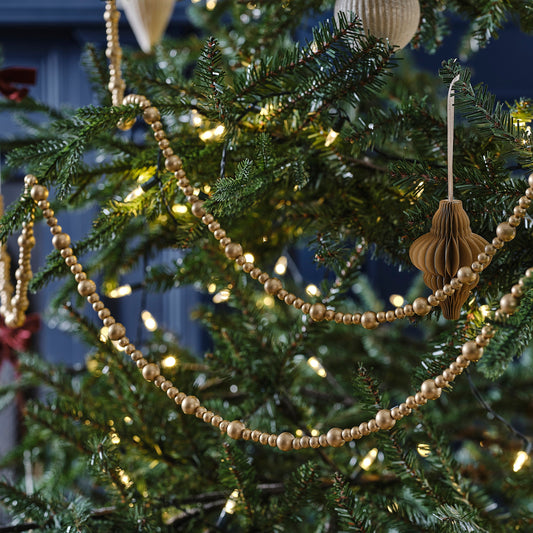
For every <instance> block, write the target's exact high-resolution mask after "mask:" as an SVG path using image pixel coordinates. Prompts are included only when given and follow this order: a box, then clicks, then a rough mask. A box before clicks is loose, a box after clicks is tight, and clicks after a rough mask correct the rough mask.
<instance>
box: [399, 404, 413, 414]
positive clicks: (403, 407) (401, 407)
mask: <svg viewBox="0 0 533 533" xmlns="http://www.w3.org/2000/svg"><path fill="white" fill-rule="evenodd" d="M398 409H399V410H400V413H401V414H402V415H403V416H408V415H410V414H411V408H410V407H409V406H408V405H407V404H406V403H405V402H404V403H401V404H400V405H399V406H398Z"/></svg>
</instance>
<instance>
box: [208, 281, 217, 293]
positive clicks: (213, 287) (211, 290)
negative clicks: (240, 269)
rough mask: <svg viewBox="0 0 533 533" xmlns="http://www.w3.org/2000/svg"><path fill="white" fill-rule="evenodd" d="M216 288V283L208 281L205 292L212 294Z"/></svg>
mask: <svg viewBox="0 0 533 533" xmlns="http://www.w3.org/2000/svg"><path fill="white" fill-rule="evenodd" d="M216 290H217V286H216V283H210V284H209V285H208V286H207V292H208V293H209V294H213V293H214V292H215V291H216Z"/></svg>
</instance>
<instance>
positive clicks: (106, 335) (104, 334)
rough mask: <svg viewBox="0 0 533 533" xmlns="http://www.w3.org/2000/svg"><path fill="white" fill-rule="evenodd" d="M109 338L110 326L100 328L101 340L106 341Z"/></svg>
mask: <svg viewBox="0 0 533 533" xmlns="http://www.w3.org/2000/svg"><path fill="white" fill-rule="evenodd" d="M108 338H109V328H108V327H107V326H104V327H103V328H102V329H101V330H100V341H101V342H106V341H107V339H108Z"/></svg>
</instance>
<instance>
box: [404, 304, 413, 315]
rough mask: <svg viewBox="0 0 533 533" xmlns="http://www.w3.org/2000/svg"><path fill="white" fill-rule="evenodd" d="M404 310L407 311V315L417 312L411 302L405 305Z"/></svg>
mask: <svg viewBox="0 0 533 533" xmlns="http://www.w3.org/2000/svg"><path fill="white" fill-rule="evenodd" d="M403 312H404V313H405V316H414V314H415V310H414V309H413V306H412V305H411V304H407V305H404V306H403Z"/></svg>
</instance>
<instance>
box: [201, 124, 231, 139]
mask: <svg viewBox="0 0 533 533" xmlns="http://www.w3.org/2000/svg"><path fill="white" fill-rule="evenodd" d="M225 131H226V128H225V127H224V126H223V125H222V124H220V125H219V126H217V127H216V128H213V129H212V130H206V131H204V132H202V133H200V135H199V137H200V139H201V140H202V141H204V142H205V141H210V140H214V139H217V138H219V137H221V136H222V135H223V134H224V132H225Z"/></svg>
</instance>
